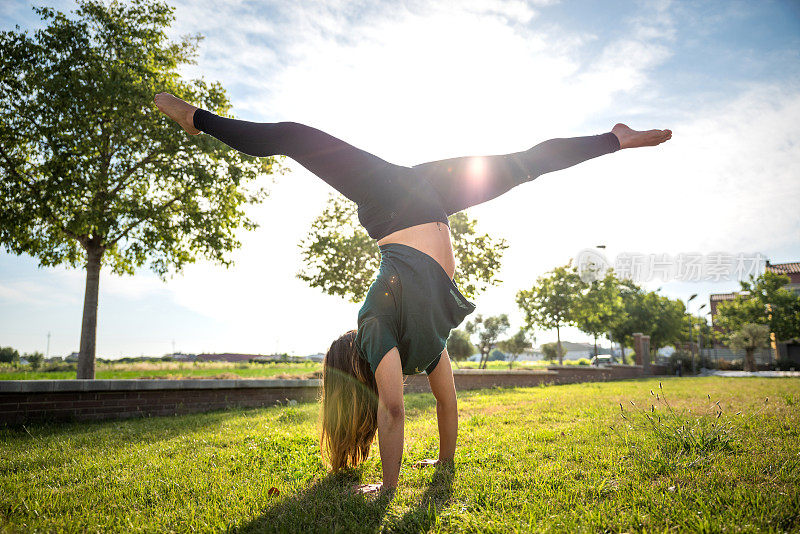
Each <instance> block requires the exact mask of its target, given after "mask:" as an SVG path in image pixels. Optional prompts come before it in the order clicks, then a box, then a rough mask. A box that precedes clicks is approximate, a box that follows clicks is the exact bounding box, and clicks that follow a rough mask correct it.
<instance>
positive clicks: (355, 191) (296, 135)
mask: <svg viewBox="0 0 800 534" xmlns="http://www.w3.org/2000/svg"><path fill="white" fill-rule="evenodd" d="M193 123H194V126H195V127H196V128H197V129H198V130H200V131H201V132H205V133H207V134H209V135H211V136H213V137H216V138H217V139H219V140H220V141H222V142H223V143H225V144H226V145H228V146H230V147H231V148H235V149H236V150H238V151H240V152H244V153H245V154H249V155H251V156H259V157H264V156H276V155H283V156H289V157H290V158H292V159H293V160H295V161H296V162H298V163H299V164H300V165H302V166H303V167H305V168H306V169H308V170H309V171H311V172H312V173H314V174H315V175H317V176H318V177H319V178H321V179H322V180H324V181H325V182H327V183H328V184H329V185H331V186H332V187H333V188H334V189H336V190H337V191H339V192H340V193H342V194H343V195H344V196H346V197H347V198H349V199H350V200H352V201H354V202H356V203H357V204H360V203H362V202H363V201H364V199H365V198H364V194H365V191H364V187H365V186H367V184H369V183H370V182H371V181H375V180H376V179H379V176H380V175H381V174H382V173H384V172H386V169H387V168H389V167H392V164H390V163H388V162H386V161H384V160H382V159H380V158H379V157H377V156H374V155H372V154H370V153H369V152H366V151H364V150H361V149H359V148H356V147H354V146H352V145H350V144H347V143H345V142H344V141H342V140H340V139H337V138H335V137H333V136H332V135H328V134H327V133H325V132H323V131H320V130H317V129H316V128H312V127H310V126H305V125H303V124H298V123H296V122H276V123H256V122H248V121H241V120H236V119H227V118H225V117H219V116H217V115H214V114H213V113H210V112H208V111H205V110H203V109H198V110H197V111H196V112H195V113H194V120H193Z"/></svg>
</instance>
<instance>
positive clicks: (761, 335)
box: [728, 323, 769, 371]
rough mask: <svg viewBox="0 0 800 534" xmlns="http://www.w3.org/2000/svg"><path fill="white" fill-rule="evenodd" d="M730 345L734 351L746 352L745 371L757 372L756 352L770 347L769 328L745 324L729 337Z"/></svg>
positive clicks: (761, 325)
mask: <svg viewBox="0 0 800 534" xmlns="http://www.w3.org/2000/svg"><path fill="white" fill-rule="evenodd" d="M728 345H730V347H731V348H732V349H734V350H743V351H744V352H745V358H744V370H745V371H755V370H756V362H755V350H756V349H760V348H764V347H769V326H768V325H765V324H755V323H745V324H743V325H742V326H741V328H740V329H739V330H737V331H735V332H732V333H730V334H729V335H728Z"/></svg>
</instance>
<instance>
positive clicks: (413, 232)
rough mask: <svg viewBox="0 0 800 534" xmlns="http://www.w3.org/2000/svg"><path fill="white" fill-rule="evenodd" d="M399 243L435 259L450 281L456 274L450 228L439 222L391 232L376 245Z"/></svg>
mask: <svg viewBox="0 0 800 534" xmlns="http://www.w3.org/2000/svg"><path fill="white" fill-rule="evenodd" d="M389 243H399V244H401V245H406V246H408V247H411V248H415V249H417V250H419V251H420V252H424V253H425V254H427V255H428V256H430V257H431V258H433V259H435V260H436V261H437V262H438V263H439V265H441V266H442V269H444V272H446V273H447V276H449V277H450V279H451V280H452V278H453V276H455V272H456V258H455V256H454V255H453V244H452V243H451V242H450V228H449V227H448V226H447V225H446V224H444V223H441V222H430V223H424V224H418V225H417V226H411V227H409V228H403V229H402V230H398V231H396V232H392V233H391V234H389V235H387V236H386V237H384V238H382V239H381V240H380V241H378V245H387V244H389Z"/></svg>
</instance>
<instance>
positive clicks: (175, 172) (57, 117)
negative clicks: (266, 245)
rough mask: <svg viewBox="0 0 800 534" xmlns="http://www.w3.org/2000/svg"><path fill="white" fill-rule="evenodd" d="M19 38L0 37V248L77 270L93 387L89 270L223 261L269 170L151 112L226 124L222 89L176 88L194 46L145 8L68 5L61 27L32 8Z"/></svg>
mask: <svg viewBox="0 0 800 534" xmlns="http://www.w3.org/2000/svg"><path fill="white" fill-rule="evenodd" d="M34 11H35V12H36V13H37V14H38V15H39V16H40V17H41V18H42V19H43V20H44V21H45V23H46V26H45V27H44V28H43V29H41V30H38V31H36V32H35V34H34V36H33V37H31V36H29V35H28V34H27V33H25V32H21V31H19V30H16V31H6V32H0V206H1V207H0V245H2V246H3V247H4V248H5V249H6V250H8V251H9V252H12V253H14V254H29V255H31V256H33V257H35V258H37V259H38V260H39V264H40V266H55V265H62V264H63V265H68V266H71V267H84V268H85V269H86V290H85V294H84V306H83V320H82V326H81V339H80V357H79V360H78V378H94V362H95V341H96V329H97V301H98V294H99V283H100V270H101V268H102V267H103V266H106V267H107V268H109V269H110V270H111V272H113V273H116V274H134V272H135V270H136V268H138V267H142V266H144V265H145V264H149V267H150V268H151V269H152V270H153V271H154V272H156V273H157V274H158V275H159V276H161V277H164V276H165V275H166V273H167V272H168V271H170V270H172V269H174V270H175V271H179V270H180V269H181V268H182V267H183V266H184V265H185V264H187V263H190V262H193V261H195V259H196V258H198V257H203V258H207V259H210V260H213V261H216V262H219V263H221V264H223V265H229V264H230V260H228V259H226V254H225V253H226V252H229V251H231V250H233V249H234V248H236V247H238V246H239V241H238V239H237V233H238V232H239V231H240V230H241V229H252V228H254V227H255V224H254V223H253V221H251V220H250V219H248V218H247V217H246V215H245V213H244V210H243V205H245V204H248V203H251V202H258V201H259V200H261V199H262V198H263V196H264V192H263V191H262V190H261V189H258V188H249V187H248V186H249V185H250V183H251V182H252V181H253V180H254V179H255V178H257V177H258V176H260V175H263V174H265V173H269V172H271V170H272V167H271V165H272V161H273V160H272V159H269V158H267V159H261V160H259V159H256V158H251V157H249V156H245V155H243V154H240V153H238V152H236V151H234V150H231V149H229V148H228V147H226V146H225V145H223V144H222V143H220V142H218V141H216V140H214V139H213V138H211V137H209V136H205V135H198V136H188V135H186V134H185V132H184V131H183V130H181V128H180V127H178V126H177V125H176V124H174V123H173V122H172V121H170V120H169V119H167V118H166V117H165V116H163V115H162V114H161V113H159V112H158V110H157V109H156V107H155V105H154V104H153V96H154V95H155V94H156V93H158V92H160V91H168V92H171V93H174V94H176V95H178V96H180V97H182V98H184V99H186V100H189V101H192V102H194V103H196V104H198V105H199V106H202V107H204V108H206V109H210V110H212V111H214V112H217V113H222V114H225V113H227V111H228V110H229V108H230V104H229V102H228V99H227V97H226V96H225V92H224V90H223V88H222V87H221V86H220V85H219V84H216V83H213V84H210V85H209V84H206V83H205V82H204V81H202V80H194V81H191V82H184V81H181V80H180V79H179V76H178V69H179V66H180V65H182V64H186V63H193V62H194V56H195V54H196V50H197V43H198V41H199V39H200V37H199V36H194V37H184V38H183V39H182V40H180V41H178V42H170V41H169V40H168V39H167V35H166V33H165V29H166V28H167V27H168V26H169V25H170V24H171V22H172V20H173V14H172V13H173V10H172V8H171V7H169V6H168V5H166V4H165V3H162V2H159V1H157V0H132V1H130V2H125V3H122V2H119V1H116V0H112V1H110V2H102V1H99V0H78V7H77V9H76V10H75V12H74V17H72V18H70V17H68V16H67V15H65V14H64V13H61V12H59V11H55V10H53V9H50V8H34Z"/></svg>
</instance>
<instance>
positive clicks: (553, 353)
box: [541, 342, 564, 362]
mask: <svg viewBox="0 0 800 534" xmlns="http://www.w3.org/2000/svg"><path fill="white" fill-rule="evenodd" d="M541 349H542V354H544V357H545V359H546V360H548V361H550V362H554V361H556V360H558V359H561V358H563V356H564V354H562V353H560V352H559V350H558V343H552V342H551V343H545V344H544V345H542V346H541ZM562 350H563V347H562Z"/></svg>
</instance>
